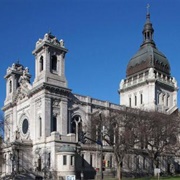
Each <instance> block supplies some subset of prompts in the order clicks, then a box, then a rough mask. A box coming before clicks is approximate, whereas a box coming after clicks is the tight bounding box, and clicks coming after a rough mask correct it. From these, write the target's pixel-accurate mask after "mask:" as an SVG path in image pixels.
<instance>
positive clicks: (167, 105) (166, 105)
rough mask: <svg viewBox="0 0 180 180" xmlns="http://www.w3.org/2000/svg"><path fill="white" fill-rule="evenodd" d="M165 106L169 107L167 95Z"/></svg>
mask: <svg viewBox="0 0 180 180" xmlns="http://www.w3.org/2000/svg"><path fill="white" fill-rule="evenodd" d="M166 106H169V95H167V98H166Z"/></svg>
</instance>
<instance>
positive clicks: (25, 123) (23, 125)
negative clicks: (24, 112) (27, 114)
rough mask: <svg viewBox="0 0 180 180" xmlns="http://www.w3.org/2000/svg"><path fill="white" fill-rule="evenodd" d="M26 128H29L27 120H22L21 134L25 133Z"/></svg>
mask: <svg viewBox="0 0 180 180" xmlns="http://www.w3.org/2000/svg"><path fill="white" fill-rule="evenodd" d="M28 127H29V123H28V120H27V119H24V120H23V123H22V132H23V133H24V134H26V133H27V131H28Z"/></svg>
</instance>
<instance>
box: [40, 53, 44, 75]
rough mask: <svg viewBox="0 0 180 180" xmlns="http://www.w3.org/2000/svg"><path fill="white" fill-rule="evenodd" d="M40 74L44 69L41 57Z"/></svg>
mask: <svg viewBox="0 0 180 180" xmlns="http://www.w3.org/2000/svg"><path fill="white" fill-rule="evenodd" d="M39 62H40V72H41V71H43V69H44V61H43V56H41V57H40V61H39Z"/></svg>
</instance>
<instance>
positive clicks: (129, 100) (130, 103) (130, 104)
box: [129, 98, 131, 107]
mask: <svg viewBox="0 0 180 180" xmlns="http://www.w3.org/2000/svg"><path fill="white" fill-rule="evenodd" d="M129 107H131V98H129Z"/></svg>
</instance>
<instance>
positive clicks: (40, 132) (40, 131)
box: [39, 117, 42, 137]
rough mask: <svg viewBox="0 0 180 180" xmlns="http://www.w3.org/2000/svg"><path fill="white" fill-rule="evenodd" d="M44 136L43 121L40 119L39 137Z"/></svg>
mask: <svg viewBox="0 0 180 180" xmlns="http://www.w3.org/2000/svg"><path fill="white" fill-rule="evenodd" d="M41 136H42V119H41V117H39V137H41Z"/></svg>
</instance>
